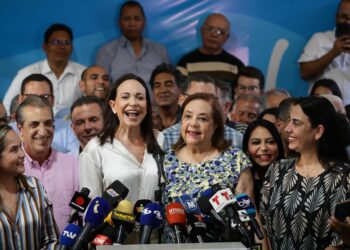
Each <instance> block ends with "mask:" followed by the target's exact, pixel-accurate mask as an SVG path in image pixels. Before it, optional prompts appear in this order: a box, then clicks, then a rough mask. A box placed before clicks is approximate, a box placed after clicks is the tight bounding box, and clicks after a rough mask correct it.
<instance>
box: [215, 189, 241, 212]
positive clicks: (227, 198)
mask: <svg viewBox="0 0 350 250" xmlns="http://www.w3.org/2000/svg"><path fill="white" fill-rule="evenodd" d="M209 201H210V204H211V205H212V206H213V208H214V210H215V211H216V212H217V213H219V212H220V211H221V210H222V209H223V208H224V207H225V206H227V205H228V204H232V203H235V202H236V201H237V200H236V198H235V196H234V195H233V193H232V191H231V190H230V189H229V188H225V189H222V190H219V191H217V192H216V193H215V194H214V195H213V196H212V197H211V198H210V199H209Z"/></svg>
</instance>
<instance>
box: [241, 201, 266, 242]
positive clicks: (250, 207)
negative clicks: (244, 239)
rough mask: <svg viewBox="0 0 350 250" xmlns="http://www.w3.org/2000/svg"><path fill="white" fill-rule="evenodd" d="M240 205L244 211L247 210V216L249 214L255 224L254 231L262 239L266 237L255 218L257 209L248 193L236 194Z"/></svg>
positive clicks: (250, 219) (253, 224)
mask: <svg viewBox="0 0 350 250" xmlns="http://www.w3.org/2000/svg"><path fill="white" fill-rule="evenodd" d="M236 199H237V204H238V206H239V207H240V208H241V209H243V213H244V212H245V214H246V216H248V218H249V221H250V222H251V224H252V226H253V230H254V233H255V234H256V235H257V236H258V238H259V239H260V240H262V239H264V234H263V233H262V231H261V229H260V226H259V224H258V222H257V221H256V219H255V216H256V209H255V206H254V203H253V201H252V200H251V199H250V198H249V196H248V195H246V194H239V195H236Z"/></svg>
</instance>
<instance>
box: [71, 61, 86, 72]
mask: <svg viewBox="0 0 350 250" xmlns="http://www.w3.org/2000/svg"><path fill="white" fill-rule="evenodd" d="M68 67H72V69H74V70H75V71H83V70H84V69H86V66H85V65H83V64H80V63H78V62H74V61H69V64H68Z"/></svg>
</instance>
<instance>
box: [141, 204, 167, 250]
mask: <svg viewBox="0 0 350 250" xmlns="http://www.w3.org/2000/svg"><path fill="white" fill-rule="evenodd" d="M161 211H162V208H161V206H159V205H158V204H157V203H153V202H152V203H149V204H147V205H146V206H145V208H144V209H143V210H142V213H141V216H140V224H141V226H143V229H142V234H141V239H140V244H148V243H149V240H150V236H151V232H152V230H153V229H156V228H157V227H159V226H160V225H161V224H162V222H163V217H162V212H161Z"/></svg>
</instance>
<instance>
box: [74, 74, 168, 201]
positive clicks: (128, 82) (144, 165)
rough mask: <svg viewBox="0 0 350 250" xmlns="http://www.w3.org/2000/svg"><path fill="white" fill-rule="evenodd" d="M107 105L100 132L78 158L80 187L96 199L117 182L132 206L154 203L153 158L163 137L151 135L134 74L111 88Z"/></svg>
mask: <svg viewBox="0 0 350 250" xmlns="http://www.w3.org/2000/svg"><path fill="white" fill-rule="evenodd" d="M108 102H109V107H108V108H107V110H106V113H105V123H104V128H103V130H102V132H101V133H100V134H99V136H97V137H96V138H93V139H91V140H90V142H89V143H88V144H87V145H86V147H85V148H84V150H83V152H82V153H81V154H80V159H79V165H80V185H81V187H87V188H89V189H90V191H91V196H92V197H95V196H101V194H102V192H103V191H104V190H105V189H106V188H107V187H108V186H109V185H110V184H111V183H112V182H114V181H115V180H119V181H120V182H122V183H123V184H124V185H125V186H126V187H127V188H128V189H129V194H128V196H127V197H126V199H128V200H130V201H131V202H133V203H135V202H136V201H137V200H139V199H150V200H154V198H155V197H154V191H155V190H156V189H157V184H158V168H157V163H156V161H155V159H154V157H153V156H154V155H155V154H157V153H160V152H161V148H160V146H159V145H162V144H163V136H162V134H161V133H160V132H158V131H154V132H153V133H152V131H153V128H152V108H151V99H150V95H149V93H148V90H147V87H146V84H145V82H144V81H143V80H142V79H141V78H140V77H138V76H136V75H134V74H126V75H124V76H122V77H121V78H119V79H118V80H116V82H115V83H114V85H113V86H112V88H111V91H110V94H109V98H108Z"/></svg>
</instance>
